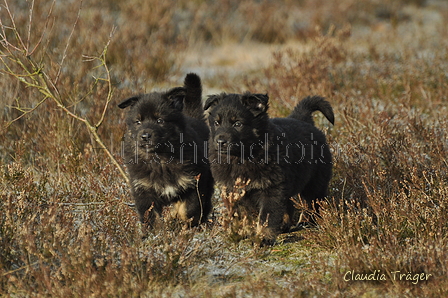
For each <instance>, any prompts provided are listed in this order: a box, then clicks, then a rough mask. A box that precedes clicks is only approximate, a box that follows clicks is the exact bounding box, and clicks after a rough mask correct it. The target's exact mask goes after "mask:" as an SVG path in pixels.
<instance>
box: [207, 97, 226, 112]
mask: <svg viewBox="0 0 448 298" xmlns="http://www.w3.org/2000/svg"><path fill="white" fill-rule="evenodd" d="M221 97H222V95H216V94H215V95H209V96H208V97H207V100H206V101H205V104H204V110H208V109H209V108H210V107H212V106H214V105H217V104H218V102H219V100H220V99H221Z"/></svg>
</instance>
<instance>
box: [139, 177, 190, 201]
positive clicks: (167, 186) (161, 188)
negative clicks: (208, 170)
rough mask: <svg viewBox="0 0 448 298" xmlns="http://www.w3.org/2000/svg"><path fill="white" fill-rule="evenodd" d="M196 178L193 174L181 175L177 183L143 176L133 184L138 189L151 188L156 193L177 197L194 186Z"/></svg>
mask: <svg viewBox="0 0 448 298" xmlns="http://www.w3.org/2000/svg"><path fill="white" fill-rule="evenodd" d="M194 185H195V179H194V177H193V176H189V175H181V176H179V177H178V178H177V183H176V184H172V183H168V182H166V183H155V182H154V181H151V180H150V179H149V178H141V179H136V180H134V181H133V186H134V188H136V189H143V190H149V189H154V190H155V192H156V193H158V194H160V195H161V196H167V197H176V196H178V195H179V194H180V193H181V192H182V191H184V190H186V189H188V188H190V187H194Z"/></svg>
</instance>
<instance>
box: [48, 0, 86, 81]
mask: <svg viewBox="0 0 448 298" xmlns="http://www.w3.org/2000/svg"><path fill="white" fill-rule="evenodd" d="M82 3H83V0H81V1H80V4H79V9H78V14H77V15H76V19H75V22H74V23H73V27H72V31H71V32H70V35H69V36H68V38H67V43H66V44H65V48H64V52H63V53H62V59H61V62H60V63H59V70H58V73H57V74H56V78H55V79H54V83H55V84H57V83H58V81H59V77H60V76H61V72H62V66H63V65H64V62H65V58H67V51H68V47H69V45H70V41H71V39H72V37H73V33H74V32H75V29H76V26H77V25H78V21H79V19H80V16H81V8H82Z"/></svg>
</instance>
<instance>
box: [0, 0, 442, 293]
mask: <svg viewBox="0 0 448 298" xmlns="http://www.w3.org/2000/svg"><path fill="white" fill-rule="evenodd" d="M12 2H13V1H8V2H2V9H1V10H0V18H1V21H2V28H3V30H2V31H1V32H2V36H3V38H4V37H6V38H7V39H8V40H9V41H10V42H11V43H12V44H15V45H20V40H19V39H18V35H16V34H15V32H14V30H12V29H11V27H12V26H13V25H14V24H13V23H12V20H11V19H10V17H9V16H8V14H7V9H6V5H7V4H8V5H9V9H10V11H11V12H12V15H13V19H14V22H15V26H16V28H17V30H16V33H18V34H20V36H21V38H22V41H23V47H18V48H17V49H14V48H11V47H10V46H8V44H6V43H5V40H2V43H1V45H0V58H1V59H2V61H3V64H1V66H0V71H1V73H0V77H1V80H0V96H1V97H2V99H3V100H2V101H1V103H0V108H1V110H2V111H3V113H2V114H1V118H0V119H1V120H0V121H1V127H0V139H1V140H2V141H1V143H0V152H1V153H0V162H1V168H0V196H1V200H0V296H5V297H30V296H36V297H103V296H114V297H115V296H117V297H133V296H142V297H171V296H175V297H179V296H181V297H245V296H248V297H273V296H277V297H309V296H318V297H360V296H365V297H367V296H368V297H384V296H388V297H444V296H447V295H448V292H447V289H448V278H447V276H448V269H447V268H448V257H447V256H448V224H447V221H446V215H447V213H448V178H447V177H448V161H447V153H446V152H448V141H447V139H448V133H447V131H448V120H447V119H446V115H447V113H448V106H447V102H448V93H447V90H448V62H447V61H448V50H447V49H448V44H447V40H448V30H447V28H448V23H447V20H448V6H447V5H446V4H445V1H442V0H427V1H416V0H414V1H411V0H409V1H405V0H401V1H393V4H390V3H389V1H370V0H363V1H350V0H344V1H281V2H278V1H277V2H276V1H252V0H247V1H224V2H222V1H221V2H219V5H218V2H215V1H174V0H173V1H156V0H152V1H149V2H148V1H136V0H135V1H127V2H125V3H124V2H122V1H107V2H104V1H102V2H100V1H85V2H83V3H82V7H81V5H80V3H81V2H77V1H74V2H73V4H71V5H64V4H62V3H59V2H55V3H54V4H52V3H51V2H48V1H34V2H29V1H28V2H23V3H16V2H17V1H16V2H14V3H12ZM18 2H20V1H18ZM30 4H33V10H32V11H33V14H32V18H31V23H30V8H29V5H30ZM80 7H81V9H80ZM49 12H51V14H50V17H48V14H49ZM30 24H31V26H30ZM109 42H110V43H109ZM246 42H250V43H251V45H252V46H251V48H250V49H251V51H253V49H254V47H253V44H254V43H258V44H259V45H260V47H263V44H266V43H270V44H274V45H277V46H278V47H277V48H278V50H277V51H275V52H273V53H272V56H270V57H266V59H270V62H269V63H266V65H267V66H264V65H263V66H261V67H260V68H259V69H256V67H257V66H253V67H252V69H251V71H247V72H245V69H242V70H241V69H239V68H238V67H237V66H236V67H235V69H234V72H233V73H225V74H224V75H223V73H219V72H218V73H215V74H213V73H210V72H207V70H206V69H203V70H200V71H199V72H200V73H201V72H203V73H206V74H209V75H204V76H203V80H204V84H205V87H206V91H207V88H208V86H210V88H211V87H213V89H214V90H216V89H218V90H222V91H224V90H227V91H244V90H246V89H249V90H251V91H256V92H268V93H269V95H270V98H271V111H270V112H271V115H274V116H284V115H287V114H288V112H289V111H290V110H291V108H292V107H293V106H294V105H295V104H296V103H297V101H298V100H300V98H302V97H304V96H307V95H312V94H319V95H322V96H325V97H327V98H328V100H329V101H330V102H331V103H332V105H333V106H334V109H335V115H336V125H335V126H334V127H331V126H329V125H328V124H327V122H326V121H325V119H323V117H321V116H320V115H318V116H316V123H317V125H318V126H319V127H320V128H322V129H323V130H324V131H325V132H326V135H327V136H328V140H329V144H330V147H331V148H332V149H333V154H334V175H333V176H334V177H333V180H332V183H331V189H330V197H329V198H328V200H327V201H324V202H321V205H322V208H321V210H322V217H321V218H320V219H319V224H320V226H319V228H318V229H308V230H304V231H300V232H296V233H293V234H289V235H283V236H282V237H280V239H279V243H278V244H277V245H275V246H273V247H270V248H259V247H258V246H257V245H253V242H256V239H255V240H254V239H253V238H251V237H249V239H246V240H244V239H243V238H245V237H246V236H247V235H251V233H252V232H253V231H254V227H253V226H252V225H251V224H250V223H245V222H244V221H241V222H233V221H230V219H229V217H230V215H231V214H234V212H233V210H231V207H232V206H231V204H230V203H231V200H237V199H238V196H237V195H236V194H235V197H229V198H226V197H223V199H224V200H222V198H219V199H218V197H216V198H215V201H216V202H215V206H216V207H215V212H214V216H213V217H212V219H211V222H210V223H209V224H207V225H204V226H202V227H199V228H196V229H185V228H184V227H183V226H182V225H181V224H179V223H177V221H176V220H173V219H172V218H170V216H169V212H167V216H166V217H164V218H165V219H164V220H163V222H161V224H160V226H159V227H157V228H156V229H155V231H154V233H153V234H152V235H151V236H149V237H148V238H147V239H145V240H142V239H141V230H140V226H139V223H138V222H137V217H136V214H135V212H134V211H133V210H132V209H131V208H130V207H129V206H128V205H126V202H128V200H129V191H128V187H127V185H126V181H125V180H124V179H123V177H122V176H121V175H120V174H119V172H118V171H117V167H116V166H115V165H114V164H113V163H112V162H111V158H110V157H108V156H107V154H105V152H104V150H103V149H99V146H98V145H97V144H98V142H97V141H96V140H95V136H94V134H93V133H92V131H89V129H88V126H86V125H85V123H83V122H82V121H80V120H79V119H77V118H74V117H70V116H68V114H67V111H68V112H71V113H73V114H74V115H77V116H79V117H80V118H82V119H86V120H88V121H89V123H93V124H95V123H98V120H99V119H100V118H101V114H102V112H103V110H104V107H105V104H106V101H107V98H109V97H110V98H111V99H112V101H111V104H110V106H109V107H108V108H107V109H106V114H105V118H104V121H103V122H101V125H99V126H98V127H97V134H98V137H99V138H100V139H101V140H102V141H103V143H104V144H105V146H107V148H108V149H109V150H110V152H111V154H112V155H113V157H114V158H115V159H116V160H118V161H119V162H121V157H120V150H121V138H122V135H123V131H124V122H123V115H122V112H121V111H120V110H119V109H118V108H114V105H115V104H114V103H116V102H118V101H119V100H120V99H123V98H125V97H126V96H128V95H130V94H136V93H139V92H144V91H149V90H150V89H152V88H154V87H157V88H165V87H167V86H172V85H173V84H179V83H180V82H181V81H180V80H179V77H181V76H182V75H183V74H184V73H185V72H187V71H189V69H185V65H184V58H185V55H186V52H187V51H188V52H190V53H191V49H197V50H198V56H199V57H200V55H201V53H203V49H206V50H207V51H209V52H210V51H212V52H213V49H217V48H219V47H221V46H228V44H230V43H241V44H243V45H244V44H245V43H246ZM36 45H37V48H35V46H36ZM106 45H108V47H107V55H105V56H102V53H104V49H105V46H106ZM21 49H28V50H27V51H23V50H21ZM8 50H9V51H8ZM11 55H12V56H11ZM229 55H232V53H231V52H229ZM14 57H15V58H19V60H17V59H16V60H14V59H11V58H14ZM87 57H90V58H87ZM92 57H96V58H92ZM98 57H103V58H104V57H105V62H106V65H107V67H108V68H105V67H104V65H103V64H102V60H101V59H97V58H98ZM193 60H194V59H190V61H193ZM198 60H199V58H198ZM17 61H21V62H22V63H23V65H24V66H26V67H27V68H26V69H28V70H31V74H30V75H27V76H22V77H20V75H25V74H26V73H25V72H24V68H23V67H22V66H21V65H20V64H18V63H17ZM33 67H34V69H33ZM8 68H9V69H8ZM254 69H256V71H254ZM8 72H12V73H14V74H18V75H19V76H17V75H16V76H11V75H10V74H8ZM42 74H45V76H46V79H47V80H46V82H47V83H48V82H52V84H50V87H51V88H50V90H51V91H52V92H53V94H55V95H56V98H58V99H59V100H60V101H59V103H60V104H61V105H62V106H63V107H65V108H66V109H67V111H65V110H63V109H61V105H58V102H57V101H54V100H51V97H50V98H47V97H45V94H44V93H42V91H41V89H39V88H36V87H35V86H31V85H30V84H29V83H30V82H33V81H32V79H33V78H39V76H41V75H42ZM108 74H109V75H110V77H108ZM18 78H19V79H18ZM24 80H26V82H27V83H25V82H24ZM111 91H112V94H110V92H111ZM225 204H227V205H225ZM226 207H227V209H226ZM226 210H230V211H231V212H230V213H226V212H227V211H226ZM375 270H376V272H380V274H384V275H385V277H384V278H385V279H387V280H386V281H381V280H379V281H354V280H347V279H351V272H354V274H355V275H356V274H371V273H374V272H375ZM396 271H400V273H404V274H407V273H408V272H409V273H410V275H409V277H410V278H416V274H420V273H425V274H431V276H430V277H429V280H428V281H422V280H418V282H416V280H399V275H397V273H396V274H395V279H394V274H393V273H392V272H396ZM347 272H350V274H348V275H347ZM355 275H354V276H355ZM418 276H420V275H418ZM377 277H378V278H379V275H377ZM406 277H408V276H406V275H404V276H403V278H404V279H406Z"/></svg>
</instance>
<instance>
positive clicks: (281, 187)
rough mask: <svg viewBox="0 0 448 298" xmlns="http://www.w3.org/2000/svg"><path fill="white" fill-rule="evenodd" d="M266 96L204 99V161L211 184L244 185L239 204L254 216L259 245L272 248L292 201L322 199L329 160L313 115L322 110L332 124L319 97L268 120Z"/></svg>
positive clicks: (288, 218) (284, 225) (287, 222)
mask: <svg viewBox="0 0 448 298" xmlns="http://www.w3.org/2000/svg"><path fill="white" fill-rule="evenodd" d="M268 99H269V98H268V96H267V95H265V94H253V93H249V92H247V93H244V94H226V93H222V94H219V95H212V96H209V97H208V99H207V101H206V103H205V106H204V109H205V110H207V111H208V124H209V127H210V132H211V133H210V139H209V155H210V156H209V162H210V164H211V170H212V173H213V177H214V179H215V181H216V182H217V183H218V184H220V185H222V186H225V187H226V189H233V186H234V185H235V181H237V179H239V180H240V181H241V180H242V181H246V182H247V183H248V184H247V186H246V189H245V190H246V191H245V195H244V196H243V197H242V198H241V199H240V201H239V205H240V206H243V207H244V209H251V210H255V211H256V213H258V221H259V226H260V227H262V226H264V227H267V228H265V229H264V231H263V232H262V235H263V239H264V240H263V241H264V243H266V244H272V243H273V242H274V241H275V238H276V236H277V235H278V234H279V233H281V232H283V231H287V230H288V229H289V227H290V226H291V219H292V215H293V212H294V206H293V202H292V201H291V197H294V196H296V195H298V194H300V195H301V197H302V198H303V199H305V200H306V201H307V202H308V203H309V204H310V205H312V204H313V202H314V201H315V200H316V199H322V198H324V197H325V196H326V195H327V189H328V184H329V181H330V178H331V175H332V158H331V153H330V150H329V148H328V146H327V144H326V139H325V136H324V134H323V133H322V132H321V131H320V130H319V129H317V128H316V127H315V126H314V122H313V118H312V113H313V112H314V111H321V112H322V113H323V114H324V115H325V116H326V118H327V119H328V120H329V121H330V122H331V123H332V124H333V123H334V115H333V110H332V108H331V105H330V104H329V103H328V102H327V101H326V100H324V99H323V98H321V97H318V96H314V97H307V98H305V99H303V100H302V101H301V102H300V103H299V104H298V105H297V106H296V107H295V109H294V110H293V111H292V113H291V114H290V115H289V116H288V117H286V118H273V119H270V118H269V116H268V113H267V110H268Z"/></svg>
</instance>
